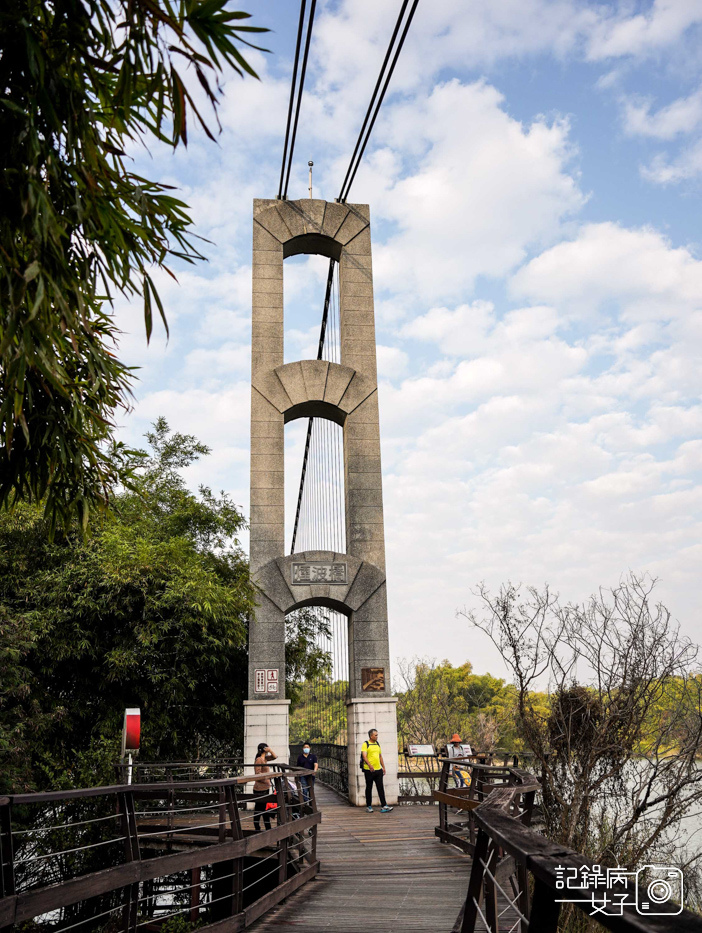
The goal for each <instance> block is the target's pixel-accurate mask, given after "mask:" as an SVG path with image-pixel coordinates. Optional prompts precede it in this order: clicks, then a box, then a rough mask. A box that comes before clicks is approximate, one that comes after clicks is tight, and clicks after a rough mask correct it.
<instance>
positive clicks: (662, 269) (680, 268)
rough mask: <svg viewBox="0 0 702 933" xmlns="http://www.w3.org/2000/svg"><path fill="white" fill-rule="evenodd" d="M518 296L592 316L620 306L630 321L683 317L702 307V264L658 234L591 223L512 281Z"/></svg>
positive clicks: (529, 264)
mask: <svg viewBox="0 0 702 933" xmlns="http://www.w3.org/2000/svg"><path fill="white" fill-rule="evenodd" d="M511 291H512V294H514V295H515V296H517V297H520V298H529V299H531V300H536V301H546V302H548V303H549V304H557V305H559V306H560V308H561V309H562V310H563V311H564V312H565V313H567V314H577V315H588V314H592V313H594V312H597V311H603V310H605V309H606V307H607V306H608V305H609V304H610V303H611V302H613V301H614V302H619V303H621V307H622V316H623V318H624V319H627V320H632V321H633V320H637V321H646V320H655V319H657V318H661V319H663V320H667V319H669V318H675V317H679V316H680V315H683V314H687V313H689V312H690V311H695V310H697V309H698V308H700V307H701V306H702V262H700V261H699V260H697V259H695V258H694V256H693V255H692V253H691V252H690V250H689V249H687V248H686V247H677V248H673V247H672V246H671V245H670V244H669V242H668V241H667V240H666V239H665V237H663V236H662V235H661V234H660V233H659V232H658V231H656V230H653V229H650V228H642V229H627V228H625V227H621V226H619V225H618V224H614V223H600V224H587V225H585V226H584V227H582V229H581V230H580V231H579V233H578V236H577V237H576V238H575V239H573V240H568V241H564V242H561V243H558V244H557V245H556V246H553V247H552V248H551V249H549V250H546V251H545V252H544V253H542V254H541V255H540V256H537V257H536V258H535V259H532V260H531V261H530V262H529V263H527V264H526V265H525V266H524V267H523V268H522V269H520V270H519V271H518V272H517V273H516V274H515V275H514V276H513V278H512V281H511Z"/></svg>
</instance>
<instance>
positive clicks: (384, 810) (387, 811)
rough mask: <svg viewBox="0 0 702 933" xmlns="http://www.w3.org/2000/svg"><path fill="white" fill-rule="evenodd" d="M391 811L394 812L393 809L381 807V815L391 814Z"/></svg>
mask: <svg viewBox="0 0 702 933" xmlns="http://www.w3.org/2000/svg"><path fill="white" fill-rule="evenodd" d="M391 810H392V807H381V808H380V812H381V813H389V812H390V811H391Z"/></svg>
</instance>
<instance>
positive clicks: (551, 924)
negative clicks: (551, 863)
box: [527, 878, 561, 933]
mask: <svg viewBox="0 0 702 933" xmlns="http://www.w3.org/2000/svg"><path fill="white" fill-rule="evenodd" d="M555 895H556V892H555V891H553V890H551V888H550V887H549V886H548V885H547V884H546V883H545V882H543V881H541V880H540V879H539V878H534V893H533V895H532V898H531V910H530V912H529V925H528V926H527V931H528V933H556V928H557V927H558V916H559V914H560V912H561V905H560V904H559V903H558V901H556V897H555Z"/></svg>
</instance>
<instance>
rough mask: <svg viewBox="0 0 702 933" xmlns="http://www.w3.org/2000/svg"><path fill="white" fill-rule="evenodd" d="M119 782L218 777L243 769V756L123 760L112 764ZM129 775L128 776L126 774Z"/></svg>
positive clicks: (233, 774) (214, 778)
mask: <svg viewBox="0 0 702 933" xmlns="http://www.w3.org/2000/svg"><path fill="white" fill-rule="evenodd" d="M114 769H115V774H116V775H117V780H118V781H119V782H120V784H127V783H134V784H152V783H154V782H163V781H166V782H168V781H199V780H200V779H201V778H202V779H206V780H218V779H223V778H234V777H239V776H240V775H242V774H243V773H244V756H243V755H241V756H239V757H237V758H217V759H212V760H208V759H205V760H203V761H133V762H132V763H131V764H130V763H128V762H125V761H120V762H117V763H116V764H115V765H114ZM130 777H131V780H129V778H130Z"/></svg>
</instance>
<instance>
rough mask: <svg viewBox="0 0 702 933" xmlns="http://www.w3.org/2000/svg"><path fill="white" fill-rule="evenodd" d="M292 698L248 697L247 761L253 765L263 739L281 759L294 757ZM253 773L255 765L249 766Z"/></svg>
mask: <svg viewBox="0 0 702 933" xmlns="http://www.w3.org/2000/svg"><path fill="white" fill-rule="evenodd" d="M289 737H290V700H244V762H245V763H246V764H247V765H253V762H254V760H255V758H256V751H257V749H258V745H259V743H260V742H265V743H266V745H269V746H270V747H271V748H272V749H273V751H274V752H275V753H276V755H277V756H278V761H280V762H283V763H284V764H287V763H288V760H289V758H290V748H289V745H290V738H289ZM246 771H247V773H249V774H253V768H247V769H246Z"/></svg>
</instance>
